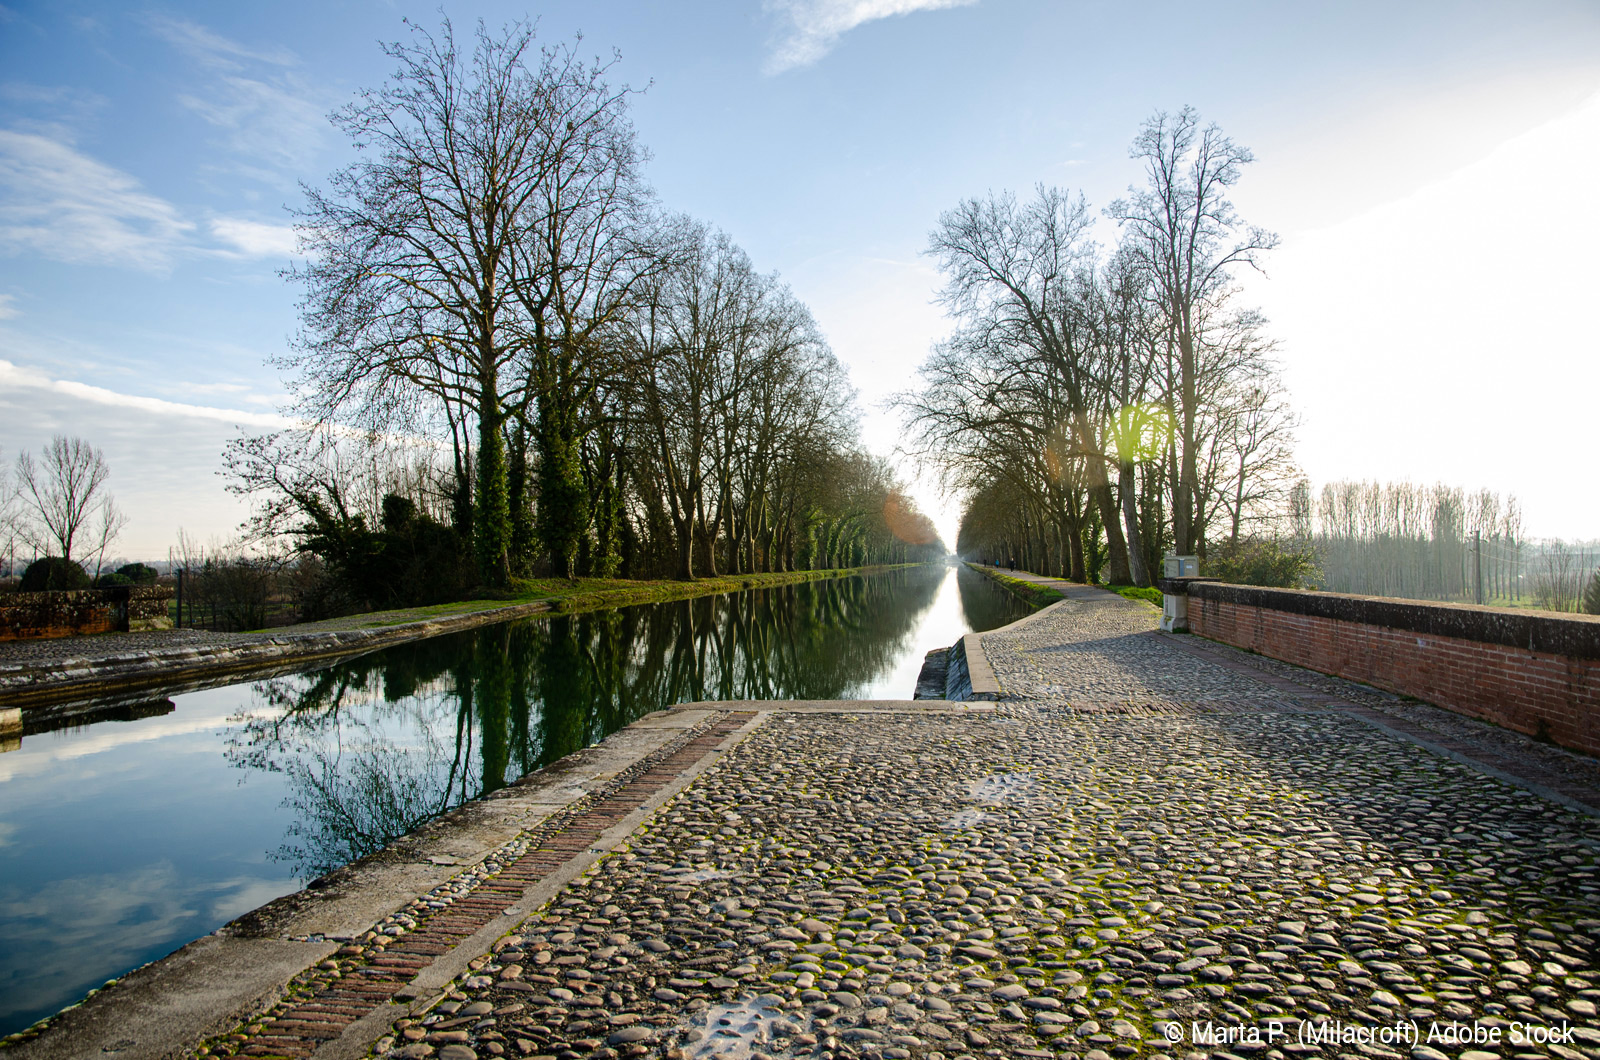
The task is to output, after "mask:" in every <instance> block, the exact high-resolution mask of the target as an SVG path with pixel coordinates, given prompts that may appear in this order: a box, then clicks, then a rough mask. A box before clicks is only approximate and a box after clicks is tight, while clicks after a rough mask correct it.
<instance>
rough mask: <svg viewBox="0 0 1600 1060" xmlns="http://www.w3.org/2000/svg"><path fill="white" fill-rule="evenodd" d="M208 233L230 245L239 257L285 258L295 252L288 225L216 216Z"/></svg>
mask: <svg viewBox="0 0 1600 1060" xmlns="http://www.w3.org/2000/svg"><path fill="white" fill-rule="evenodd" d="M211 234H212V235H213V236H215V237H216V238H217V239H218V240H220V241H222V242H223V243H226V244H228V246H230V247H232V248H233V250H234V252H235V253H236V254H237V255H238V256H239V257H246V258H286V257H289V256H291V255H293V254H294V252H295V234H294V229H293V228H290V227H289V226H288V225H271V224H262V223H261V222H260V221H248V220H245V219H244V218H241V217H218V218H214V219H213V220H212V221H211Z"/></svg>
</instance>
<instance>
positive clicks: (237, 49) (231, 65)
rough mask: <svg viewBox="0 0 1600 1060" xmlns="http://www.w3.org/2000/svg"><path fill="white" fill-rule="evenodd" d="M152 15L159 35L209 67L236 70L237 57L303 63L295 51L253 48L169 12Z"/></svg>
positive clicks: (270, 62) (269, 61)
mask: <svg viewBox="0 0 1600 1060" xmlns="http://www.w3.org/2000/svg"><path fill="white" fill-rule="evenodd" d="M148 18H149V22H150V27H151V28H152V29H154V30H155V31H156V35H157V36H159V37H161V38H162V39H163V40H165V41H167V42H168V43H169V44H173V45H176V46H177V47H178V48H180V49H181V50H183V51H184V52H187V53H188V54H189V56H190V57H191V58H194V59H196V60H198V61H200V62H201V63H204V64H205V65H207V66H211V67H216V68H219V69H224V70H236V69H238V68H239V63H238V62H237V61H236V60H239V59H249V60H252V61H255V62H262V63H269V64H271V65H273V66H294V65H297V64H298V63H299V59H298V58H296V57H295V55H294V53H293V52H290V51H286V50H284V49H281V48H271V49H261V48H251V47H249V46H248V45H244V44H240V43H239V42H238V41H234V40H230V39H228V38H227V37H224V36H222V35H221V34H219V33H213V32H212V31H211V30H209V29H206V28H205V27H204V26H201V25H198V24H196V23H194V22H189V21H187V20H185V19H181V18H172V17H170V16H167V15H150V16H148Z"/></svg>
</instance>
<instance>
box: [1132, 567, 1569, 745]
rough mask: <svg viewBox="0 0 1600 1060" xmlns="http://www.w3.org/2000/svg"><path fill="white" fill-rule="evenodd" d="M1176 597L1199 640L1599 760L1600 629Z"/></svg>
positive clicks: (1390, 609) (1386, 609) (1252, 592)
mask: <svg viewBox="0 0 1600 1060" xmlns="http://www.w3.org/2000/svg"><path fill="white" fill-rule="evenodd" d="M1163 588H1164V589H1169V591H1170V588H1183V589H1186V590H1187V592H1188V596H1189V628H1190V630H1191V631H1192V632H1194V633H1196V634H1198V635H1199V636H1202V637H1206V638H1209V639H1211V640H1216V641H1221V642H1222V643H1224V644H1231V645H1233V646H1234V647H1237V648H1246V649H1249V650H1250V651H1254V652H1259V653H1260V654H1262V655H1265V656H1268V657H1270V658H1273V659H1280V660H1282V661H1284V662H1289V663H1294V664H1296V665H1299V666H1305V667H1309V668H1310V669H1313V670H1319V671H1321V672H1323V673H1327V674H1334V675H1337V676H1339V677H1345V678H1349V679H1351V680H1355V681H1361V682H1363V683H1365V684H1369V685H1374V686H1376V687H1378V688H1383V689H1387V690H1388V691H1390V692H1397V693H1400V694H1402V695H1408V696H1414V697H1416V698H1417V699H1421V700H1424V701H1426V702H1429V703H1433V704H1436V705H1438V706H1441V707H1446V708H1448V709H1450V710H1454V711H1457V712H1459V713H1462V714H1466V715H1470V716H1471V717H1475V718H1480V719H1482V720H1484V721H1489V722H1493V723H1494V724H1496V725H1501V726H1504V727H1505V728H1508V729H1513V730H1516V731H1517V732H1521V733H1525V734H1527V735H1529V736H1534V737H1538V738H1539V739H1545V740H1550V741H1552V742H1554V743H1557V744H1560V745H1561V746H1563V747H1567V748H1570V749H1572V750H1575V751H1580V752H1582V753H1584V754H1590V755H1600V617H1594V616H1589V615H1562V614H1555V613H1552V612H1544V611H1519V610H1510V609H1506V608H1493V607H1473V606H1469V605H1461V604H1434V603H1422V602H1418V601H1412V600H1391V599H1385V598H1379V597H1369V596H1347V595H1344V594H1342V593H1316V592H1302V591H1296V590H1291V589H1260V588H1255V587H1252V586H1245V585H1227V584H1223V583H1220V582H1197V583H1194V584H1190V585H1187V586H1181V587H1180V586H1175V585H1174V586H1171V587H1170V588H1169V586H1168V585H1163Z"/></svg>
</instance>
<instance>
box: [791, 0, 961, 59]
mask: <svg viewBox="0 0 1600 1060" xmlns="http://www.w3.org/2000/svg"><path fill="white" fill-rule="evenodd" d="M974 3H977V0H765V2H764V4H763V6H764V7H765V8H766V10H767V11H768V12H771V13H773V14H777V15H779V16H781V17H782V18H783V19H784V20H785V21H786V22H787V23H788V25H787V26H786V27H785V32H784V34H783V35H782V37H781V38H780V39H779V40H778V42H777V44H776V45H775V46H774V47H773V51H772V55H771V56H769V57H768V59H767V72H768V73H770V74H779V73H782V72H783V71H785V70H793V69H796V68H797V67H801V66H809V65H811V64H812V63H814V62H816V61H817V60H818V59H820V58H822V57H823V56H824V55H826V54H828V52H829V51H830V50H832V48H833V46H834V44H836V43H837V42H838V40H839V38H840V37H842V36H844V35H845V34H846V33H848V32H850V31H851V30H853V29H855V28H856V27H857V26H860V25H862V24H864V23H867V22H875V21H877V20H878V19H880V18H889V17H890V16H893V15H909V14H911V13H913V12H916V11H938V10H943V9H945V8H951V7H966V6H969V5H971V4H974Z"/></svg>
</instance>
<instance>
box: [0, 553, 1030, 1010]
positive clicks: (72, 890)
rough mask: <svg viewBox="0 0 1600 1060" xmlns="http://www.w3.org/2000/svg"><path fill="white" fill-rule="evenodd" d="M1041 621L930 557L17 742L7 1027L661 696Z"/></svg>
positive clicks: (370, 660) (8, 832) (486, 635)
mask: <svg viewBox="0 0 1600 1060" xmlns="http://www.w3.org/2000/svg"><path fill="white" fill-rule="evenodd" d="M1024 611H1025V609H1024V608H1023V607H1022V606H1021V605H1020V604H1018V603H1017V602H1016V601H1015V600H1014V599H1013V598H1011V597H1010V596H1009V595H1008V594H1006V593H1004V592H1003V591H1002V590H999V589H997V588H996V587H995V586H994V585H993V583H991V582H988V581H987V580H985V579H982V578H981V576H978V575H973V574H971V573H970V572H966V571H963V572H961V573H960V574H959V575H957V574H955V573H953V572H949V571H946V570H945V569H943V568H938V567H927V568H919V569H912V570H906V571H900V572H894V573H890V574H883V575H876V576H873V577H870V578H854V579H844V580H839V581H830V582H816V583H810V584H806V585H799V586H793V587H788V588H782V589H772V590H764V591H752V592H747V593H741V594H738V595H736V596H728V597H709V598H702V599H698V600H691V601H683V602H677V603H669V604H655V605H646V606H639V607H631V608H624V609H621V610H617V611H608V612H596V613H593V614H586V615H575V616H552V617H548V618H542V619H533V620H526V621H520V622H512V623H506V624H503V625H497V626H489V627H484V628H483V629H480V630H477V631H473V632H469V633H462V634H456V635H452V636H446V637H438V638H434V639H432V640H427V641H421V642H417V643H412V644H406V645H401V646H397V647H395V648H390V649H386V650H384V651H380V652H374V653H372V654H370V655H367V656H363V657H360V658H356V659H350V660H345V661H343V662H340V663H337V664H335V665H332V666H325V667H323V668H321V669H317V670H313V671H308V672H303V673H299V674H294V675H291V676H287V677H281V678H275V679H271V680H262V681H257V682H254V683H251V684H246V685H233V686H228V687H222V688H213V689H206V690H202V691H189V692H173V693H171V694H170V695H167V696H166V698H158V697H161V696H163V695H164V693H161V692H152V693H151V701H150V702H149V703H147V704H138V705H135V706H133V707H126V708H124V707H118V708H115V709H112V708H107V709H105V710H103V711H101V712H100V713H98V714H95V715H84V714H79V715H76V716H75V717H74V719H73V720H72V721H71V722H70V723H60V724H68V727H64V728H56V727H55V726H56V725H57V724H58V722H49V723H48V724H45V723H44V722H45V721H48V719H42V720H41V724H40V725H38V726H35V725H33V724H32V722H31V721H30V723H29V727H27V728H25V729H24V730H23V732H22V735H21V737H20V742H18V738H16V737H15V736H13V735H12V734H11V731H10V730H8V731H7V733H6V735H7V737H8V739H7V745H8V746H14V747H15V749H14V750H9V751H5V752H4V753H0V1034H6V1033H9V1032H11V1031H14V1030H18V1029H20V1028H22V1027H25V1026H27V1025H28V1024H29V1023H31V1022H32V1021H33V1020H35V1019H38V1018H39V1017H41V1016H45V1015H48V1014H49V1013H51V1012H53V1011H55V1010H56V1009H58V1008H60V1007H61V1006H62V1005H66V1004H70V1003H71V1002H72V1001H74V1000H76V999H78V998H79V997H81V996H82V995H83V993H84V991H86V990H87V989H89V988H90V987H93V986H96V985H98V984H99V983H101V982H104V981H105V980H106V979H107V978H109V977H111V976H115V975H120V974H121V973H123V972H124V971H126V970H127V969H128V968H130V967H136V966H138V965H140V964H143V963H145V962H146V961H150V960H155V959H157V958H159V957H161V956H163V955H164V954H167V953H169V952H171V951H172V950H173V949H175V948H177V947H178V946H181V945H183V944H184V943H186V942H188V941H190V940H191V939H194V938H198V937H199V936H201V935H204V934H205V933H206V932H208V931H212V930H215V929H216V928H217V927H219V926H221V925H222V924H223V923H226V922H227V921H228V920H229V919H231V918H233V917H235V916H238V915H240V914H242V913H244V912H246V911H248V910H250V909H252V908H255V907H256V906H259V905H260V904H262V903H263V902H266V901H268V900H270V899H272V898H274V897H276V896H278V895H281V894H285V893H288V892H290V891H293V890H295V889H296V888H298V887H299V886H301V884H302V883H303V881H305V880H306V879H308V878H310V877H313V876H316V875H320V874H321V873H323V872H325V871H327V870H329V869H331V868H334V867H336V866H339V865H343V864H345V863H347V862H349V861H351V860H353V859H356V858H359V857H362V856H364V855H366V854H369V853H371V852H373V851H375V850H377V849H380V848H381V847H383V846H385V845H386V844H388V843H389V842H390V841H392V840H393V839H394V838H395V837H397V836H400V835H403V834H405V833H407V832H410V831H412V830H414V829H415V828H416V827H417V826H418V825H420V824H422V823H423V822H425V821H427V820H428V819H430V818H432V817H435V816H437V815H438V814H440V813H441V812H444V811H446V810H448V809H450V808H451V807H453V806H456V805H459V804H460V803H462V802H464V801H467V800H469V799H472V798H474V797H477V796H479V795H482V794H485V793H488V792H491V791H493V790H495V789H497V788H499V787H502V786H504V785H505V784H507V783H509V782H510V781H512V780H514V779H515V778H517V777H520V776H522V775H523V774H525V773H528V772H531V771H532V770H535V769H537V768H539V767H540V766H542V765H545V764H547V763H549V762H553V761H555V760H556V759H558V758H561V757H562V756H564V755H567V754H569V753H571V752H573V751H576V750H578V749H579V748H581V747H584V746H587V745H589V744H592V743H594V742H596V741H597V740H599V739H600V738H602V737H604V736H605V735H606V734H607V733H610V732H613V731H615V730H616V729H618V728H620V727H622V726H623V725H626V724H627V723H628V722H630V721H632V720H634V719H635V718H638V717H640V716H641V715H643V714H646V713H649V712H650V711H652V710H655V709H657V708H659V707H661V706H666V705H670V704H672V703H681V702H687V701H692V700H705V699H746V698H748V699H783V698H806V699H831V698H868V697H870V698H883V697H890V698H903V697H906V696H909V695H910V694H911V690H912V688H913V686H914V684H915V681H916V670H917V667H918V664H919V663H920V662H921V658H922V653H923V652H925V651H927V650H928V649H929V648H933V647H941V646H944V645H948V644H950V643H952V642H953V641H954V640H955V638H956V637H958V636H959V635H960V634H961V633H964V632H966V631H967V630H968V629H970V628H977V629H984V628H990V627H992V626H994V625H998V624H1003V623H1004V622H1007V621H1010V620H1012V619H1014V618H1016V617H1019V616H1020V614H1022V613H1023V612H1024ZM85 719H91V720H89V721H88V722H87V723H86V722H85ZM112 719H115V720H112ZM13 728H14V727H13ZM50 729H54V731H48V730H50Z"/></svg>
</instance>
